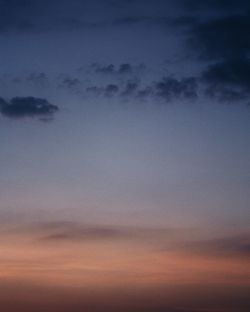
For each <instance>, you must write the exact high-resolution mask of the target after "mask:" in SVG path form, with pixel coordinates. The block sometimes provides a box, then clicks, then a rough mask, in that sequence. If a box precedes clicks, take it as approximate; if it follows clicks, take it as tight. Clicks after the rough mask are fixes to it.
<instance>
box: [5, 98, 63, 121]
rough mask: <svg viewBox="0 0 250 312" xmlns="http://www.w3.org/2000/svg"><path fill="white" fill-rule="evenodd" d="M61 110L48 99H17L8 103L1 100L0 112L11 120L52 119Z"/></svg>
mask: <svg viewBox="0 0 250 312" xmlns="http://www.w3.org/2000/svg"><path fill="white" fill-rule="evenodd" d="M58 110H59V109H58V107H57V106H55V105H52V104H50V103H49V102H48V101H47V100H46V99H41V98H35V97H32V96H29V97H15V98H13V99H11V101H10V102H7V101H5V100H3V99H0V111H1V114H2V115H3V116H7V117H9V118H23V117H41V118H52V117H53V115H54V113H55V112H57V111H58Z"/></svg>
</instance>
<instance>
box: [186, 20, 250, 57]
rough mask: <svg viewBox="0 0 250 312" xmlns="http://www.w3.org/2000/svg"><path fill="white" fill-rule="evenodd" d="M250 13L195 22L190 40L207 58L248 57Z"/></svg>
mask: <svg viewBox="0 0 250 312" xmlns="http://www.w3.org/2000/svg"><path fill="white" fill-rule="evenodd" d="M249 28H250V15H231V16H224V17H220V18H216V19H212V20H208V21H207V22H202V23H199V24H195V25H194V27H193V28H192V30H191V36H190V39H189V42H190V43H191V47H192V48H193V51H195V52H196V53H197V54H198V55H199V56H200V57H201V58H203V59H206V60H214V59H224V58H240V57H247V56H248V55H249V52H250V34H249Z"/></svg>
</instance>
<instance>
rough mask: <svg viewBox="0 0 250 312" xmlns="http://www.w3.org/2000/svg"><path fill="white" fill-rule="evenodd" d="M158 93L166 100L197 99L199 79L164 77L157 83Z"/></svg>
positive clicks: (156, 89)
mask: <svg viewBox="0 0 250 312" xmlns="http://www.w3.org/2000/svg"><path fill="white" fill-rule="evenodd" d="M155 91H156V95H157V96H159V97H161V98H163V99H164V100H166V101H171V100H173V99H175V98H186V99H195V98H196V97H197V81H196V79H195V78H194V77H189V78H182V79H180V80H177V79H175V78H172V77H163V78H162V80H160V81H158V82H157V83H156V84H155Z"/></svg>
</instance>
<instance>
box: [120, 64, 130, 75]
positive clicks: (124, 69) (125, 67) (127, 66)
mask: <svg viewBox="0 0 250 312" xmlns="http://www.w3.org/2000/svg"><path fill="white" fill-rule="evenodd" d="M132 71H133V68H132V66H131V65H130V64H121V65H120V67H119V69H118V73H119V74H131V73H132Z"/></svg>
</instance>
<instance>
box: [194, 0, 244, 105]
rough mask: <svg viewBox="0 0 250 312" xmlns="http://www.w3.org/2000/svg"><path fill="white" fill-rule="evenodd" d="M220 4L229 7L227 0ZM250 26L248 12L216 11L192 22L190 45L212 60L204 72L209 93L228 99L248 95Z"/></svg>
mask: <svg viewBox="0 0 250 312" xmlns="http://www.w3.org/2000/svg"><path fill="white" fill-rule="evenodd" d="M194 3H195V1H194ZM231 4H232V5H233V4H235V2H233V1H232V3H231ZM221 5H222V7H226V3H224V4H223V3H221ZM228 5H229V3H228ZM240 5H241V1H240V2H239V6H240ZM249 29H250V15H246V14H235V15H232V14H231V15H230V14H229V15H228V14H221V16H219V17H218V14H217V17H216V18H211V17H210V18H207V19H206V21H203V22H201V23H195V24H193V25H192V27H191V32H190V34H191V35H190V37H189V40H188V42H189V47H191V48H192V51H193V52H194V53H195V55H196V56H197V57H198V58H199V59H200V60H203V61H209V64H208V65H205V67H204V69H203V70H202V73H201V81H202V83H203V84H204V85H205V93H206V95H208V96H209V97H213V98H216V99H218V100H219V101H226V102H229V103H230V102H236V101H245V100H247V99H248V98H249V95H250V79H249V75H250V60H249V56H250V33H249Z"/></svg>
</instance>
